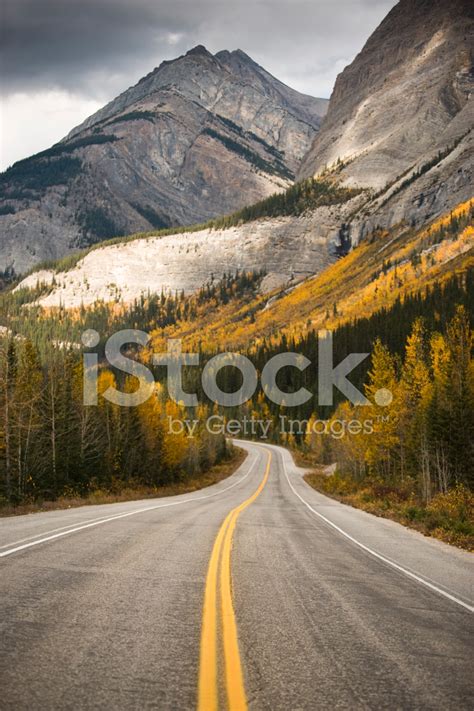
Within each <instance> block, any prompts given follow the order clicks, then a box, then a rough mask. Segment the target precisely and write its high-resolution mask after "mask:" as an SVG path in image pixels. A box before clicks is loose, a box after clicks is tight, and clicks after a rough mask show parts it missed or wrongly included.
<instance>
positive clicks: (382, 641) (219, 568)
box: [0, 443, 474, 711]
mask: <svg viewBox="0 0 474 711" xmlns="http://www.w3.org/2000/svg"><path fill="white" fill-rule="evenodd" d="M241 446H243V447H245V448H246V449H247V450H248V452H249V454H248V457H247V459H246V460H245V462H244V463H243V465H242V466H241V467H240V469H239V470H238V471H237V472H236V473H235V474H234V475H233V476H232V477H230V478H229V479H227V480H225V481H222V482H220V483H219V484H217V485H215V486H212V487H210V488H208V489H205V490H202V491H198V492H194V493H192V494H187V495H182V496H176V497H172V498H166V499H156V500H147V501H141V502H128V503H125V504H111V505H107V506H89V507H82V508H78V509H70V510H66V511H55V512H50V513H40V514H31V515H28V516H18V517H14V518H8V519H3V520H1V521H0V531H1V541H0V546H1V547H0V556H1V559H0V567H1V568H2V574H1V630H2V633H1V641H0V649H1V665H0V689H1V691H0V708H1V709H15V711H20V710H23V709H28V710H29V711H32V710H34V709H45V710H48V711H49V710H54V709H114V710H115V709H137V710H138V709H160V710H161V709H170V710H173V711H180V710H181V709H182V710H186V709H199V711H215V709H226V708H229V709H231V710H232V711H237V710H242V709H245V708H249V709H255V710H260V709H262V710H268V711H280V710H282V711H298V710H304V711H306V710H311V711H313V710H319V709H324V710H325V709H351V710H353V709H410V710H411V709H443V710H444V711H446V710H447V709H456V710H458V709H472V708H473V707H474V697H473V683H472V652H473V639H474V634H473V632H474V625H473V619H474V617H473V614H472V613H473V611H474V607H473V606H474V602H473V594H472V590H473V571H474V559H473V557H472V556H471V555H470V554H468V553H464V552H462V551H458V550H456V549H454V548H451V547H449V546H447V545H444V544H442V543H440V542H438V541H434V540H430V539H428V538H425V537H423V536H422V535H421V534H418V533H417V532H414V531H410V530H407V529H405V528H403V527H401V526H399V525H398V524H396V523H393V522H390V521H386V520H383V519H378V518H375V517H373V516H371V515H369V514H366V513H364V512H362V511H357V510H355V509H351V508H350V507H347V506H344V505H342V504H339V503H337V502H335V501H332V500H330V499H328V498H326V497H324V496H322V495H320V494H318V493H317V492H315V491H313V490H312V489H311V488H310V487H309V486H308V485H307V484H306V483H305V482H304V481H303V479H302V477H301V471H300V470H298V469H297V468H296V467H295V466H294V464H293V462H292V459H291V457H290V455H289V454H288V452H286V451H285V450H283V449H280V448H277V447H271V446H268V445H265V446H262V445H257V444H250V443H241Z"/></svg>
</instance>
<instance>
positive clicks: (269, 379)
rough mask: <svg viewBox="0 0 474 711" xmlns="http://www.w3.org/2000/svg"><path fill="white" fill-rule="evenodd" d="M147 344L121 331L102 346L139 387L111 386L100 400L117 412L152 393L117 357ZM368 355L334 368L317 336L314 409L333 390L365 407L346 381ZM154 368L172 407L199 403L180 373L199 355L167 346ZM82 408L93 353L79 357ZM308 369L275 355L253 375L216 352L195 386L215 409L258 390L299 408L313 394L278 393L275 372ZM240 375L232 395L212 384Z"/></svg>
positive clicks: (139, 370)
mask: <svg viewBox="0 0 474 711" xmlns="http://www.w3.org/2000/svg"><path fill="white" fill-rule="evenodd" d="M99 342H100V334H99V333H98V332H97V331H94V330H92V329H89V330H87V331H85V332H84V333H83V334H82V343H83V344H84V346H85V347H87V348H95V347H97V345H98V344H99ZM149 342H150V336H149V334H147V333H145V332H144V331H139V330H133V329H125V330H122V331H118V332H117V333H115V334H113V335H112V336H111V337H110V338H109V339H108V340H107V342H106V344H105V360H106V362H107V363H108V364H109V365H110V366H112V367H113V368H115V369H116V370H118V371H121V372H123V373H125V374H127V375H132V376H135V377H136V378H137V379H138V382H139V386H138V388H137V389H136V390H135V391H134V392H133V393H129V392H122V391H120V390H118V389H117V388H115V387H112V386H111V387H109V388H108V389H107V390H106V391H105V392H104V393H102V397H104V398H105V399H106V400H108V401H109V402H111V403H113V404H115V405H120V406H122V407H136V406H138V405H141V404H143V403H145V402H146V401H147V400H148V399H149V398H150V397H151V396H152V395H153V393H154V388H155V380H154V376H153V373H152V372H151V370H150V369H149V368H147V367H146V365H144V364H143V363H140V362H139V361H137V360H136V359H134V358H130V357H128V356H127V355H125V354H124V353H123V349H124V348H125V346H128V347H130V346H131V345H134V346H140V347H145V346H148V345H149ZM369 355H370V354H369V353H351V354H349V355H348V356H346V358H344V360H342V361H341V362H340V363H338V364H337V365H335V364H334V349H333V335H332V332H331V331H320V332H319V333H318V379H317V381H318V392H317V404H318V406H332V405H333V404H334V390H335V389H337V390H339V392H340V393H342V394H343V395H344V396H345V398H346V399H347V400H348V401H349V402H351V403H352V404H353V405H361V406H367V405H370V404H371V403H370V401H369V400H368V399H367V398H366V397H365V395H364V394H363V393H361V392H360V391H359V390H358V389H357V388H356V387H355V386H354V385H353V384H352V383H351V382H350V380H349V379H348V376H349V375H350V374H351V373H352V372H353V371H354V369H355V368H356V367H357V366H358V365H360V364H361V363H362V362H363V361H364V360H366V358H368V357H369ZM152 362H153V364H154V365H159V366H164V367H165V368H166V384H167V389H168V395H169V397H170V398H171V399H172V400H174V401H175V402H176V403H179V404H180V405H183V406H184V407H187V408H192V407H196V406H197V405H198V404H199V401H198V396H197V395H196V393H189V392H186V391H185V390H184V387H183V369H184V368H192V367H196V368H200V367H201V362H200V354H199V353H186V352H184V351H183V349H182V342H181V340H179V339H174V340H169V341H168V342H167V351H166V352H165V353H154V354H152ZM83 365H84V404H85V405H90V406H93V405H97V404H98V397H99V394H98V385H97V384H98V372H99V358H98V355H97V354H96V353H84V355H83ZM310 365H311V361H310V360H309V358H307V357H306V356H304V355H302V354H301V353H292V352H287V353H279V354H277V355H275V356H273V357H272V358H270V359H269V360H268V362H267V363H266V364H265V366H264V367H263V369H262V372H261V374H260V376H259V373H258V372H257V369H256V368H255V366H254V364H253V363H252V361H251V360H250V359H249V358H247V357H246V356H244V355H242V354H239V353H229V352H226V353H220V354H218V355H216V356H214V357H213V358H211V359H210V360H209V361H207V362H206V363H205V365H204V367H203V368H202V370H201V373H200V377H201V386H202V389H203V392H204V393H205V394H206V396H207V398H208V399H209V400H210V401H211V402H212V403H214V404H216V405H218V406H219V407H225V408H231V407H239V406H240V405H243V404H244V403H246V402H248V401H249V400H251V399H252V397H253V396H254V395H255V393H256V391H257V388H258V385H259V383H260V386H261V388H262V391H263V392H264V394H265V396H266V397H267V398H268V400H270V401H271V402H272V403H274V404H276V405H280V406H282V405H284V406H285V407H289V408H291V407H299V406H301V405H304V404H305V403H307V402H309V401H310V400H312V399H313V398H314V395H315V394H314V393H312V392H310V391H309V390H308V389H307V388H304V387H301V388H300V389H299V390H297V391H296V392H284V391H283V390H281V388H280V387H279V386H278V384H277V378H278V374H279V373H280V371H281V370H282V369H284V368H294V369H295V370H297V371H299V372H300V373H302V372H304V371H305V370H306V369H307V368H308V367H309V366H310ZM229 366H231V367H234V368H236V369H237V370H239V371H240V374H241V378H242V384H241V386H240V387H239V388H238V389H237V390H236V391H235V392H232V393H228V392H224V391H223V390H222V389H221V388H220V387H219V385H218V382H217V380H218V374H219V372H220V371H221V370H222V369H224V368H227V367H229ZM374 399H375V402H376V404H377V405H380V406H383V407H385V406H388V405H390V403H391V402H392V393H391V392H390V391H389V390H387V389H386V388H381V389H380V390H378V391H377V392H376V393H375V396H374Z"/></svg>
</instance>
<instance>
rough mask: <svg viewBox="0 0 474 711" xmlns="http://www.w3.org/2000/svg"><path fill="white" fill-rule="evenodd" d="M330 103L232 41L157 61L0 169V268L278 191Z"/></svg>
mask: <svg viewBox="0 0 474 711" xmlns="http://www.w3.org/2000/svg"><path fill="white" fill-rule="evenodd" d="M326 106H327V102H326V101H325V100H322V99H314V98H312V97H309V96H304V95H301V94H299V93H298V92H296V91H293V90H292V89H290V88H289V87H286V86H285V85H284V84H282V83H281V82H279V81H278V80H277V79H275V78H274V77H272V76H271V75H270V74H268V73H267V72H266V71H265V70H264V69H263V68H262V67H260V66H259V65H257V64H256V63H255V62H253V61H252V60H251V59H250V57H248V56H247V55H245V54H244V53H243V52H241V51H239V50H238V51H236V52H221V53H219V54H218V55H216V56H213V55H212V54H210V53H209V52H208V51H207V50H206V49H205V48H204V47H196V48H195V49H194V50H191V51H190V52H188V54H187V55H185V56H184V57H180V58H178V59H177V60H174V61H172V62H164V63H163V64H162V65H161V66H160V67H158V68H157V69H155V70H154V71H153V72H151V73H150V74H149V75H148V76H146V77H144V78H143V79H142V80H140V81H139V82H138V84H136V85H135V86H134V87H131V88H130V89H128V90H127V91H125V92H124V93H123V94H121V95H120V96H119V97H117V98H116V99H115V100H114V101H112V102H110V103H109V104H108V105H107V106H105V107H104V108H103V109H101V110H100V111H99V112H97V113H96V114H94V115H93V116H91V117H90V118H89V119H87V120H86V121H85V122H84V123H83V124H81V125H80V126H78V127H77V128H75V129H74V130H73V131H71V132H70V134H69V135H68V136H67V138H65V139H64V140H63V141H62V142H60V143H59V144H57V145H56V146H54V147H53V148H52V149H50V150H49V151H44V152H43V153H41V154H38V155H37V156H34V157H32V158H30V159H27V160H25V161H20V162H19V163H17V164H15V166H13V168H12V169H10V170H9V171H7V172H6V173H4V174H3V175H2V176H0V190H1V197H2V199H3V201H4V204H5V205H6V206H7V212H8V211H9V213H8V214H4V215H0V270H2V269H5V268H6V267H8V266H13V268H14V269H15V271H16V272H17V273H22V272H24V271H25V270H27V269H29V268H30V267H31V266H33V265H34V264H35V263H37V262H39V261H41V260H44V259H56V258H58V257H61V256H63V255H65V254H67V253H68V252H70V251H73V250H75V249H77V248H78V247H81V246H85V245H88V244H91V243H94V242H97V241H100V240H102V239H106V238H109V237H113V236H117V235H121V234H130V233H133V232H137V231H149V230H152V229H153V228H160V227H167V226H176V225H186V224H193V223H197V222H201V221H205V220H207V219H209V218H212V217H215V216H216V215H222V214H226V213H229V212H232V211H234V210H237V209H239V208H241V207H243V206H244V205H247V204H249V203H252V202H256V201H258V200H259V199H262V198H264V197H266V196H268V195H269V194H271V193H273V192H279V191H281V190H283V189H285V187H286V186H288V185H289V184H290V182H291V181H292V179H293V178H294V174H295V172H296V171H297V169H298V167H299V164H300V162H301V160H302V158H303V156H304V155H305V153H306V152H307V150H308V148H309V146H310V145H311V142H312V140H313V138H314V135H315V133H316V131H317V130H318V128H319V124H320V122H321V119H322V116H323V115H324V113H325V110H326Z"/></svg>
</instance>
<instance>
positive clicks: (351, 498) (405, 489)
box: [305, 471, 474, 551]
mask: <svg viewBox="0 0 474 711" xmlns="http://www.w3.org/2000/svg"><path fill="white" fill-rule="evenodd" d="M305 480H306V481H307V483H308V484H309V485H310V486H312V487H313V488H314V489H317V491H320V492H321V493H323V494H326V495H327V496H330V497H332V498H334V499H337V500H338V501H341V502H342V503H344V504H349V505H350V506H354V507H355V508H358V509H363V510H364V511H368V512H369V513H371V514H374V515H375V516H382V517H385V518H389V519H392V520H393V521H397V522H398V523H401V524H403V525H405V526H409V527H410V528H415V529H416V530H417V531H420V532H421V533H423V534H425V535H426V536H432V537H433V538H438V539H440V540H442V541H444V542H445V543H451V544H452V545H455V546H458V547H459V548H464V549H465V550H468V551H474V494H473V493H472V492H471V491H469V489H467V488H466V487H464V486H460V485H459V486H456V487H454V488H453V489H451V490H450V491H449V492H448V493H447V494H437V495H436V496H434V497H433V498H432V499H431V501H430V502H429V503H428V504H424V503H423V502H422V501H421V500H420V499H419V497H417V495H416V492H415V488H414V482H412V481H411V480H410V481H408V482H406V483H405V484H404V485H391V484H387V483H384V482H377V481H370V482H369V481H365V482H357V481H356V480H355V479H352V478H350V477H347V476H342V475H341V474H339V473H336V474H333V475H331V476H325V475H324V474H323V473H322V472H321V471H314V472H311V473H310V474H307V475H306V476H305Z"/></svg>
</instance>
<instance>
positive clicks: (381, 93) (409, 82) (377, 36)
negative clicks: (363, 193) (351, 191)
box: [299, 0, 474, 234]
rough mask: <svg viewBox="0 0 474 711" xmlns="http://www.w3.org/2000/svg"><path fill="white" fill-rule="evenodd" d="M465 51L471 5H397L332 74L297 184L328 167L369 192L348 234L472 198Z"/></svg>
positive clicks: (408, 1)
mask: <svg viewBox="0 0 474 711" xmlns="http://www.w3.org/2000/svg"><path fill="white" fill-rule="evenodd" d="M473 52H474V4H473V3H472V1H471V0H400V2H399V3H398V4H397V5H396V6H395V7H394V8H393V9H392V11H391V12H390V13H389V14H388V15H387V17H386V18H385V20H384V21H383V22H382V24H381V25H380V26H379V27H378V29H377V30H376V31H375V32H374V34H373V35H372V36H371V37H370V38H369V40H368V41H367V43H366V45H365V46H364V48H363V49H362V51H361V52H360V54H359V55H358V56H357V57H356V59H355V60H354V62H353V63H352V64H351V65H350V66H348V67H347V68H346V69H345V70H344V71H343V72H342V74H340V75H339V77H338V79H337V81H336V85H335V87H334V91H333V94H332V96H331V100H330V105H329V110H328V114H327V116H326V119H325V121H324V124H323V127H322V129H321V131H320V132H319V134H318V135H317V136H316V138H315V140H314V143H313V146H312V148H311V150H310V151H309V153H308V155H307V156H306V158H305V160H304V161H303V163H302V167H301V169H300V171H299V177H306V176H309V175H318V174H320V173H321V172H324V171H325V170H326V169H328V168H329V169H334V170H336V171H337V172H338V173H339V174H340V178H341V179H342V180H343V182H344V183H345V184H347V185H357V186H361V187H367V188H372V189H373V191H374V192H375V193H376V197H377V199H375V200H373V201H372V202H371V203H369V204H367V205H366V206H365V208H364V213H365V214H364V215H363V218H364V219H359V220H358V221H356V224H355V225H354V231H355V233H361V234H363V233H364V232H366V231H367V229H369V228H370V227H371V226H373V225H374V224H375V223H377V224H386V225H391V224H394V223H396V222H399V221H401V220H407V221H410V222H415V223H419V224H421V223H423V222H424V221H426V220H427V219H429V218H431V217H433V216H435V215H437V214H441V213H443V212H445V211H446V210H448V209H450V208H451V207H452V206H454V205H455V204H457V203H459V202H462V201H464V200H466V199H468V198H469V197H470V196H471V195H472V184H473V137H472V127H473V125H474V105H473V100H472V95H473V89H474V62H473ZM360 217H361V216H359V218H360Z"/></svg>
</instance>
